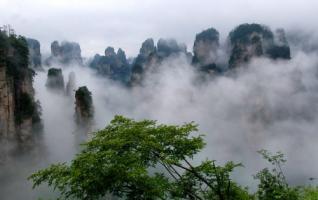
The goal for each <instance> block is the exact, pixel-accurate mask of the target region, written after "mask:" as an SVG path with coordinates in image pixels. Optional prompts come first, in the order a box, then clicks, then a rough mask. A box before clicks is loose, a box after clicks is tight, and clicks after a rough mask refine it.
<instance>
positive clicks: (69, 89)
mask: <svg viewBox="0 0 318 200" xmlns="http://www.w3.org/2000/svg"><path fill="white" fill-rule="evenodd" d="M75 87H76V78H75V73H74V72H70V73H69V75H68V81H67V84H66V88H65V94H66V96H73V97H74V95H73V94H74V91H75Z"/></svg>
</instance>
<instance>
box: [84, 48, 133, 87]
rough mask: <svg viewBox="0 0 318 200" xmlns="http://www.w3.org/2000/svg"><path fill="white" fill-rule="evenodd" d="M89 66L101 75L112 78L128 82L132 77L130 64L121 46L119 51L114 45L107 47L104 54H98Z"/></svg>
mask: <svg viewBox="0 0 318 200" xmlns="http://www.w3.org/2000/svg"><path fill="white" fill-rule="evenodd" d="M89 67H90V68H92V69H94V70H96V71H97V72H98V74H99V75H102V76H106V77H108V78H110V79H112V80H115V81H120V82H122V83H125V84H126V83H127V82H128V81H129V77H130V65H129V63H128V61H127V58H126V54H125V52H124V51H123V50H122V49H121V48H119V49H118V50H117V53H115V49H114V48H113V47H107V48H106V49H105V54H104V55H103V56H101V55H99V54H96V55H95V56H94V58H93V60H92V61H91V62H90V64H89Z"/></svg>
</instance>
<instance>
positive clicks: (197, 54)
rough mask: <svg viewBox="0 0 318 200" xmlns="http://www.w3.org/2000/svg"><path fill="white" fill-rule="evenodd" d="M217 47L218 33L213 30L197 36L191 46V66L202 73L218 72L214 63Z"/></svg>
mask: <svg viewBox="0 0 318 200" xmlns="http://www.w3.org/2000/svg"><path fill="white" fill-rule="evenodd" d="M219 46H220V45H219V32H218V31H217V30H215V29H214V28H210V29H207V30H204V31H202V32H201V33H199V34H197V35H196V37H195V41H194V45H193V53H194V56H193V59H192V63H193V65H195V66H196V67H197V68H198V69H199V70H200V71H203V72H210V71H212V72H214V71H218V68H217V65H216V61H217V51H218V48H219Z"/></svg>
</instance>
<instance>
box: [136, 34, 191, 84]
mask: <svg viewBox="0 0 318 200" xmlns="http://www.w3.org/2000/svg"><path fill="white" fill-rule="evenodd" d="M180 55H184V56H186V57H187V58H188V60H189V61H190V60H191V59H192V54H191V53H189V52H187V47H186V45H185V44H182V43H181V44H180V43H178V42H177V41H176V40H175V39H162V38H161V39H159V40H158V42H157V46H155V44H154V40H153V39H152V38H149V39H147V40H145V41H144V42H143V43H142V45H141V48H140V50H139V54H138V56H137V58H136V59H135V61H134V62H133V64H132V72H131V80H130V84H131V85H139V84H141V83H142V81H143V79H144V76H145V74H146V73H147V72H153V71H156V70H157V66H159V65H160V64H161V63H162V61H164V60H165V59H167V58H169V57H172V56H180Z"/></svg>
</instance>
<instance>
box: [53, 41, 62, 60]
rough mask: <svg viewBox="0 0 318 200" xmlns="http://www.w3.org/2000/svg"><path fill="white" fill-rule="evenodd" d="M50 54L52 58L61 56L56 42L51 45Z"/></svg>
mask: <svg viewBox="0 0 318 200" xmlns="http://www.w3.org/2000/svg"><path fill="white" fill-rule="evenodd" d="M51 54H52V56H54V57H58V56H60V55H61V50H60V44H59V42H58V41H54V42H52V43H51Z"/></svg>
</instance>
